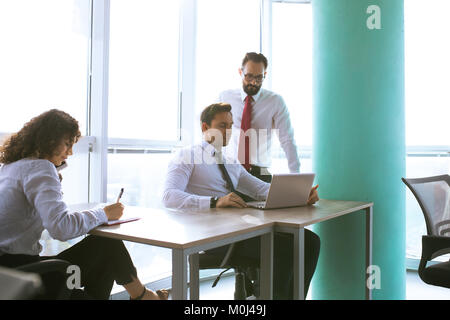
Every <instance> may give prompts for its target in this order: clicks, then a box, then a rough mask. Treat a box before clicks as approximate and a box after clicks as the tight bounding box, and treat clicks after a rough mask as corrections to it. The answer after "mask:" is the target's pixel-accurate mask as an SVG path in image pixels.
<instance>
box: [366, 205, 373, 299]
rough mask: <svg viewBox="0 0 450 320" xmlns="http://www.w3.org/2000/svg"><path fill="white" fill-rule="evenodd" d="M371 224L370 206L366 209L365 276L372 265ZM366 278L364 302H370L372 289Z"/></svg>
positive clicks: (371, 212) (371, 213)
mask: <svg viewBox="0 0 450 320" xmlns="http://www.w3.org/2000/svg"><path fill="white" fill-rule="evenodd" d="M372 223H373V211H372V206H370V207H368V208H367V209H366V275H367V271H368V268H369V266H371V265H372V236H373V234H372V232H373V230H372ZM367 280H368V279H367V277H366V300H372V289H371V288H370V287H369V285H368V283H367Z"/></svg>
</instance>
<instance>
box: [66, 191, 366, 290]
mask: <svg viewBox="0 0 450 320" xmlns="http://www.w3.org/2000/svg"><path fill="white" fill-rule="evenodd" d="M95 205H98V204H83V205H76V206H71V207H70V209H71V210H81V209H88V208H92V207H94V206H95ZM372 206H373V203H371V202H356V201H339V200H325V199H321V200H320V201H318V202H317V203H316V204H315V205H313V206H304V207H294V208H284V209H272V210H259V209H253V208H245V209H233V208H220V209H208V210H204V211H200V210H187V209H183V210H172V209H156V208H142V207H132V206H126V207H125V211H124V215H123V217H122V218H123V219H125V218H128V217H141V219H140V220H139V221H134V222H129V223H124V224H120V225H115V226H100V227H97V228H95V229H94V230H92V231H91V232H90V234H93V235H98V236H104V237H108V238H114V239H120V240H126V241H133V242H138V243H144V244H149V245H154V246H158V247H164V248H169V249H171V250H172V299H187V288H188V276H187V270H188V261H187V260H188V259H187V258H188V256H189V255H193V259H191V261H193V262H194V265H193V266H191V273H190V299H198V297H199V289H198V287H199V286H198V285H199V279H198V265H197V263H198V252H200V251H204V250H208V249H212V248H216V247H220V246H223V245H226V244H230V243H233V242H237V241H241V240H245V239H249V238H253V237H257V236H259V237H261V266H260V267H261V269H260V288H261V289H260V298H261V299H272V279H273V234H274V232H287V233H291V234H293V235H294V299H305V297H304V228H305V227H307V226H310V225H312V224H314V223H318V222H322V221H326V220H330V219H334V218H337V217H339V216H342V215H346V214H349V213H352V212H356V211H361V210H364V213H365V214H366V257H365V262H366V270H367V267H368V266H370V265H371V264H372ZM365 297H366V299H371V298H372V294H371V290H370V289H369V288H367V286H366V293H365Z"/></svg>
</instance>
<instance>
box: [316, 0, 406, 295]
mask: <svg viewBox="0 0 450 320" xmlns="http://www.w3.org/2000/svg"><path fill="white" fill-rule="evenodd" d="M372 5H376V6H377V7H375V8H374V7H373V6H372ZM312 6H313V21H314V22H313V23H314V54H313V59H314V61H313V75H314V76H313V77H314V79H313V91H314V92H313V97H314V128H315V129H314V144H313V168H314V171H315V172H316V174H317V180H316V181H317V183H318V184H319V196H320V197H321V198H324V199H337V200H355V201H370V202H374V208H373V259H372V265H375V266H377V267H379V271H380V273H379V274H378V273H371V275H373V276H377V275H378V276H379V277H378V280H379V284H380V285H379V286H378V287H375V288H374V289H373V291H372V292H373V299H404V298H405V277H406V270H405V206H404V201H405V200H404V199H405V197H404V192H405V191H404V187H403V185H402V182H401V177H402V176H404V174H405V124H404V118H405V117H404V35H403V0H313V1H312ZM368 8H369V13H368V12H367V11H368ZM378 9H379V10H378ZM314 231H315V232H316V233H317V234H318V235H319V236H320V239H321V252H320V257H319V262H318V266H317V269H316V273H315V275H314V278H313V283H312V298H313V299H364V292H365V285H366V279H367V276H368V274H366V270H365V217H364V214H363V213H362V212H358V213H353V214H350V215H347V216H344V217H341V218H338V219H334V220H332V221H329V222H324V223H320V224H318V225H316V226H315V227H314ZM371 284H372V285H373V286H376V285H377V281H376V279H373V281H372V282H371Z"/></svg>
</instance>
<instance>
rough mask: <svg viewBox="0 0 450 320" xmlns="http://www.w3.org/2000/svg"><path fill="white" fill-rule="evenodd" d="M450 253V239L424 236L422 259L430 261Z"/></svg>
mask: <svg viewBox="0 0 450 320" xmlns="http://www.w3.org/2000/svg"><path fill="white" fill-rule="evenodd" d="M446 253H450V237H444V236H428V235H427V236H422V259H424V260H427V261H430V260H433V259H434V258H436V257H439V256H442V255H444V254H446Z"/></svg>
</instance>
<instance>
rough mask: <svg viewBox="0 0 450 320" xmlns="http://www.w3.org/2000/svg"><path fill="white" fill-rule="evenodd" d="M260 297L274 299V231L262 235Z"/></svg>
mask: <svg viewBox="0 0 450 320" xmlns="http://www.w3.org/2000/svg"><path fill="white" fill-rule="evenodd" d="M260 250H261V262H260V263H261V276H260V279H259V283H260V288H261V290H260V298H261V299H263V300H272V299H273V296H272V292H273V232H270V233H268V234H264V235H262V236H261V249H260Z"/></svg>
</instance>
